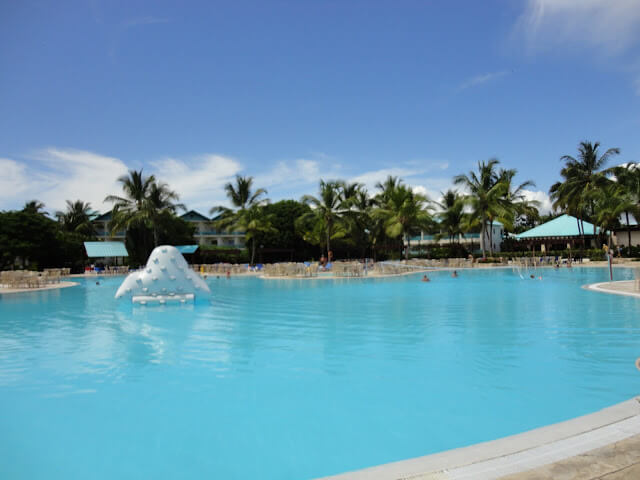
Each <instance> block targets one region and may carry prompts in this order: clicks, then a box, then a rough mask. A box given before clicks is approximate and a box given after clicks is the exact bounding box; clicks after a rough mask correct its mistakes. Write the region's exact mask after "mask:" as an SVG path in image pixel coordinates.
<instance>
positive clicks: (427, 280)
mask: <svg viewBox="0 0 640 480" xmlns="http://www.w3.org/2000/svg"><path fill="white" fill-rule="evenodd" d="M422 281H423V282H430V281H431V280H429V277H427V276H426V275H425V276H424V277H422Z"/></svg>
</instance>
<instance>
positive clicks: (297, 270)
mask: <svg viewBox="0 0 640 480" xmlns="http://www.w3.org/2000/svg"><path fill="white" fill-rule="evenodd" d="M318 268H319V267H318V264H317V263H308V264H305V263H295V262H285V263H273V264H269V265H265V266H264V269H263V272H264V275H265V276H267V277H316V276H317V275H318Z"/></svg>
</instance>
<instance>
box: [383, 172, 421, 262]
mask: <svg viewBox="0 0 640 480" xmlns="http://www.w3.org/2000/svg"><path fill="white" fill-rule="evenodd" d="M386 197H387V198H386V200H385V203H384V204H383V205H382V206H381V207H380V209H379V210H378V211H377V212H376V214H377V215H379V216H380V217H381V218H382V219H384V225H385V233H386V234H387V235H388V236H389V237H391V238H397V237H399V236H401V235H402V236H403V237H404V238H406V239H407V248H406V249H405V259H406V260H408V259H409V250H410V249H411V234H412V233H414V232H416V231H419V230H421V229H424V228H428V227H429V226H430V224H431V222H432V220H433V219H432V216H431V214H430V212H429V210H431V208H432V207H431V205H430V201H429V199H428V198H427V197H426V196H424V195H420V194H419V193H415V192H414V191H413V190H412V189H411V188H410V187H407V186H405V185H399V186H396V187H395V188H393V189H390V190H389V191H387V192H386Z"/></svg>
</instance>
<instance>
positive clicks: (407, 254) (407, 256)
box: [404, 234, 411, 260]
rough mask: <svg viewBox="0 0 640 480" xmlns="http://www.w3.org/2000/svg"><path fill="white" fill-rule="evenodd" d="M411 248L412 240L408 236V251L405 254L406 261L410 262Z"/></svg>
mask: <svg viewBox="0 0 640 480" xmlns="http://www.w3.org/2000/svg"><path fill="white" fill-rule="evenodd" d="M410 248H411V238H410V237H409V234H407V250H406V251H405V252H404V259H405V260H409V249H410Z"/></svg>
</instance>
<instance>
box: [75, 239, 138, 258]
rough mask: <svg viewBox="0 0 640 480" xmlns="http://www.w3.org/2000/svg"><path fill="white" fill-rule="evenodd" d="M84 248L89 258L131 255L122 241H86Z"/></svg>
mask: <svg viewBox="0 0 640 480" xmlns="http://www.w3.org/2000/svg"><path fill="white" fill-rule="evenodd" d="M84 248H85V250H86V251H87V257H89V258H102V257H128V256H129V252H127V247H125V246H124V243H122V242H84Z"/></svg>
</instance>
